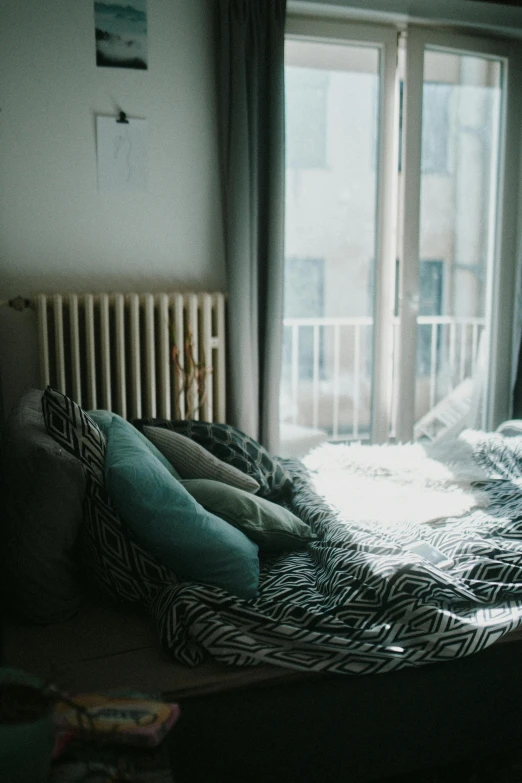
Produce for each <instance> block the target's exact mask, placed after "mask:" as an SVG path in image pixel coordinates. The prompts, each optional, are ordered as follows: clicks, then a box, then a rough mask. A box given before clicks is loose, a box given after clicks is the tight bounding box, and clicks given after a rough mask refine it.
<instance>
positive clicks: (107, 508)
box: [82, 476, 178, 605]
mask: <svg viewBox="0 0 522 783" xmlns="http://www.w3.org/2000/svg"><path fill="white" fill-rule="evenodd" d="M82 544H83V546H82V559H83V566H84V570H85V572H86V575H87V577H88V578H89V579H90V580H91V581H92V582H93V583H94V584H95V585H96V586H98V587H100V588H102V589H103V591H104V592H105V593H106V594H107V595H109V596H110V597H111V598H113V599H114V600H116V601H122V600H123V601H128V602H131V603H140V604H142V605H143V604H145V605H148V604H149V603H150V601H151V600H153V598H154V597H155V596H156V594H157V592H158V589H160V588H162V587H164V586H165V585H169V584H170V585H172V584H176V583H177V581H178V580H177V578H176V576H175V574H174V573H173V572H172V571H170V570H169V569H168V568H166V567H165V566H163V565H162V564H161V563H159V562H158V561H157V560H156V558H155V557H154V555H153V554H152V553H150V552H148V551H147V550H146V549H144V548H143V547H142V546H141V545H140V544H139V543H138V541H137V540H136V538H135V536H134V534H133V533H132V530H130V529H129V527H128V525H126V524H125V522H124V521H123V520H122V519H121V518H120V517H119V516H118V514H117V513H116V511H115V510H114V509H113V507H112V505H111V501H110V499H109V496H108V494H107V490H106V489H105V487H103V486H101V485H100V484H99V483H98V482H97V481H96V480H95V479H94V477H93V476H88V477H87V487H86V492H85V505H84V524H83V527H82Z"/></svg>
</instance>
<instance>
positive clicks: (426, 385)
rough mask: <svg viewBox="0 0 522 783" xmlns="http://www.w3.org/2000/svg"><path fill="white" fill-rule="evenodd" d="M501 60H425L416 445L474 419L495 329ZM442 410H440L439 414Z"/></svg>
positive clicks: (429, 56)
mask: <svg viewBox="0 0 522 783" xmlns="http://www.w3.org/2000/svg"><path fill="white" fill-rule="evenodd" d="M501 71H502V66H501V62H500V61H498V60H493V59H488V58H485V57H479V56H472V55H468V54H458V53H448V52H441V51H436V50H431V49H430V50H426V52H425V56H424V86H423V117H422V155H421V205H420V207H421V212H420V258H419V265H420V268H419V291H418V295H419V317H418V329H417V362H416V399H415V419H416V422H417V424H416V428H415V436H416V437H425V436H427V437H430V438H433V437H436V436H437V435H440V434H442V432H443V431H445V430H446V429H447V428H448V427H449V426H451V425H452V424H453V423H454V422H455V423H456V422H457V420H458V419H459V418H460V417H461V416H462V415H463V414H465V413H466V410H468V409H469V407H470V405H471V400H472V395H473V384H474V382H475V381H476V379H477V376H478V372H477V357H478V353H479V348H481V345H483V344H484V340H483V339H482V340H481V338H482V335H483V334H484V330H485V329H486V327H487V324H486V320H485V319H486V304H487V301H488V296H489V292H488V280H489V273H490V269H491V261H492V248H493V240H494V229H495V195H496V184H497V147H498V134H499V123H500V113H499V106H500V93H501ZM436 406H437V407H436Z"/></svg>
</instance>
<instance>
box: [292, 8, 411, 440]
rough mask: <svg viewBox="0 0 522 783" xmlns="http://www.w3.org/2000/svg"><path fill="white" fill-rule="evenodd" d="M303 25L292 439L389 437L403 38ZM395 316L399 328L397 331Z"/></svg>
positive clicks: (297, 55)
mask: <svg viewBox="0 0 522 783" xmlns="http://www.w3.org/2000/svg"><path fill="white" fill-rule="evenodd" d="M313 27H314V31H315V34H317V33H319V35H320V37H319V38H317V37H312V38H311V37H310V36H309V35H308V31H309V26H308V25H307V23H305V22H298V21H295V20H294V21H293V22H292V28H291V29H292V35H289V37H288V38H287V43H286V53H285V59H286V73H285V81H286V250H285V254H286V268H285V320H284V344H283V367H282V386H281V422H282V427H281V440H282V442H283V444H284V441H285V433H286V432H287V431H288V430H289V429H290V430H291V429H292V427H294V428H296V427H297V428H299V427H301V428H304V429H312V430H321V431H324V432H326V433H327V434H328V437H331V438H332V439H340V438H344V437H346V436H348V437H362V438H367V437H368V436H369V432H370V430H371V429H372V428H375V427H376V425H375V422H374V423H373V424H372V415H373V412H374V411H378V412H379V416H378V422H380V423H381V428H382V427H384V429H383V431H382V432H381V434H380V437H381V438H382V439H386V437H387V431H386V427H387V422H388V418H389V416H388V414H389V406H390V399H391V386H390V383H391V374H390V370H391V363H390V362H391V350H392V334H391V332H390V329H389V326H390V323H391V322H390V318H391V316H392V309H393V274H394V266H393V265H394V250H393V248H394V241H395V240H394V234H393V231H394V220H395V195H394V193H395V178H396V166H397V145H396V144H395V143H390V139H391V138H393V137H394V136H395V135H396V132H397V122H396V115H395V112H396V105H395V104H396V101H395V85H396V76H395V62H396V58H397V35H396V33H395V32H394V31H393V30H391V29H387V28H384V27H383V28H379V27H371V28H366V27H364V26H355V27H354V26H341V27H339V26H337V25H329V24H325V23H317V22H316V23H314V26H313ZM386 321H387V322H388V324H386Z"/></svg>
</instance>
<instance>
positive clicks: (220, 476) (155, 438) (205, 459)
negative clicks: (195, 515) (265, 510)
mask: <svg viewBox="0 0 522 783" xmlns="http://www.w3.org/2000/svg"><path fill="white" fill-rule="evenodd" d="M143 434H144V435H145V436H146V437H147V438H148V439H149V440H150V441H152V443H153V444H154V445H155V446H156V448H158V449H159V450H160V451H161V453H162V454H163V456H164V457H166V458H167V459H168V461H169V462H170V464H171V465H172V466H173V468H175V470H177V472H178V473H179V475H180V476H181V478H183V479H196V478H198V479H212V480H213V481H222V482H223V483H224V484H229V485H230V486H231V487H237V489H243V490H244V491H245V492H257V490H258V489H259V484H258V482H257V481H256V480H255V479H254V478H252V476H249V475H248V474H247V473H243V471H242V470H238V468H235V467H234V466H233V465H229V464H228V463H227V462H223V461H222V460H220V459H218V458H217V457H215V456H214V455H213V454H211V453H210V451H207V450H206V449H204V448H203V446H200V445H199V443H196V442H195V441H193V440H191V438H187V437H186V436H185V435H180V434H179V433H178V432H173V431H172V430H167V429H164V428H163V427H150V426H145V427H143Z"/></svg>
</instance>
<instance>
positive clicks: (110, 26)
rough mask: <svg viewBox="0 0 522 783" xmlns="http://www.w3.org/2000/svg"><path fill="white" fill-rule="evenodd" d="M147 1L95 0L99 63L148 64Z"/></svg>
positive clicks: (118, 65)
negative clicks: (103, 0)
mask: <svg viewBox="0 0 522 783" xmlns="http://www.w3.org/2000/svg"><path fill="white" fill-rule="evenodd" d="M146 2H147V0H111V2H102V1H101V0H96V1H95V3H94V24H95V32H96V65H99V66H102V67H107V68H137V69H140V70H145V69H146V68H147V66H148V59H147V5H146Z"/></svg>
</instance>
